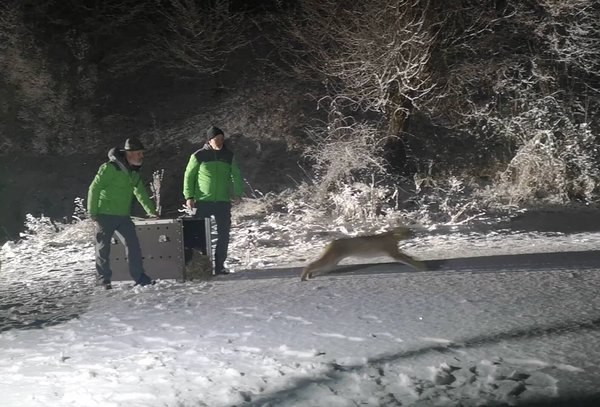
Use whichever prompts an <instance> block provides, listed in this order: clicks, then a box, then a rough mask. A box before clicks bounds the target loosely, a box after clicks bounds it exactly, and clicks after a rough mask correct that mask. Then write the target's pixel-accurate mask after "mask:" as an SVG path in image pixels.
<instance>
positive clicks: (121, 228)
mask: <svg viewBox="0 0 600 407" xmlns="http://www.w3.org/2000/svg"><path fill="white" fill-rule="evenodd" d="M96 223H97V224H98V229H97V231H96V270H97V271H98V274H99V275H100V277H102V279H103V280H105V281H110V279H111V277H112V270H111V269H110V262H109V256H110V245H111V240H112V236H113V234H116V235H117V237H118V238H119V240H120V241H121V243H123V245H124V246H125V253H126V256H127V262H128V264H129V274H130V275H131V278H132V279H133V281H135V282H138V281H140V277H141V276H142V275H143V274H144V266H143V263H142V250H141V248H140V241H139V240H138V237H137V234H136V232H135V225H134V224H133V221H132V220H131V217H129V216H117V215H98V217H97V222H96Z"/></svg>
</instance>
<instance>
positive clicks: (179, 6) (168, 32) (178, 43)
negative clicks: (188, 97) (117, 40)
mask: <svg viewBox="0 0 600 407" xmlns="http://www.w3.org/2000/svg"><path fill="white" fill-rule="evenodd" d="M158 11H159V14H160V15H161V16H162V20H161V25H164V30H163V31H159V32H157V33H156V34H155V35H153V36H152V37H151V39H150V44H151V46H150V48H151V50H152V51H151V52H153V53H154V54H156V55H160V56H161V58H160V60H161V62H162V63H163V64H164V65H165V66H166V67H168V68H171V69H175V70H178V71H188V72H192V73H194V74H214V73H217V72H219V71H221V70H223V69H224V67H225V64H226V62H227V57H228V55H230V54H231V53H233V52H235V51H236V50H238V49H239V48H241V47H243V46H244V45H245V44H246V43H247V40H246V39H245V37H244V31H245V28H244V24H243V15H242V14H241V13H234V12H232V11H231V10H230V5H229V1H227V0H215V1H208V2H199V1H195V0H169V1H168V2H167V5H166V6H161V7H159V9H158Z"/></svg>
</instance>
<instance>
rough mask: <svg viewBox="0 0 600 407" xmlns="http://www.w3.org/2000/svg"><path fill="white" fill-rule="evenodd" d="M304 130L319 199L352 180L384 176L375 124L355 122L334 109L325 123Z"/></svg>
mask: <svg viewBox="0 0 600 407" xmlns="http://www.w3.org/2000/svg"><path fill="white" fill-rule="evenodd" d="M306 132H307V134H308V136H309V138H310V139H311V141H312V144H310V145H309V146H307V148H306V150H305V153H304V155H305V157H306V158H307V159H308V160H309V161H310V163H311V169H312V171H313V172H314V175H315V180H314V183H315V185H318V187H317V189H316V190H317V198H318V199H324V198H325V197H326V196H327V194H328V193H331V192H334V193H335V192H336V191H341V190H342V189H343V188H345V186H347V185H352V184H354V183H355V182H365V181H366V182H369V181H371V180H372V179H373V178H374V177H377V178H382V177H385V176H387V174H388V173H387V169H386V167H385V162H384V160H383V158H382V152H383V140H382V137H381V136H380V134H379V131H378V129H377V127H376V125H375V124H371V123H362V122H357V121H355V120H354V119H353V118H352V117H344V116H342V115H341V113H340V112H337V111H335V110H333V111H332V112H331V113H330V119H329V121H328V123H326V124H320V125H317V126H314V127H311V128H308V129H307V130H306Z"/></svg>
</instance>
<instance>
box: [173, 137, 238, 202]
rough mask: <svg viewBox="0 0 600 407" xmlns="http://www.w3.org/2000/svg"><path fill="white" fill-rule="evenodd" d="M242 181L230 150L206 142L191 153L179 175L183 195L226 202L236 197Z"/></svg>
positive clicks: (195, 198)
mask: <svg viewBox="0 0 600 407" xmlns="http://www.w3.org/2000/svg"><path fill="white" fill-rule="evenodd" d="M243 192H244V184H243V181H242V175H241V173H240V168H239V167H238V165H237V163H236V161H235V158H234V156H233V152H232V151H231V150H228V149H227V147H225V146H223V148H222V149H221V150H214V149H212V148H211V147H210V145H208V144H206V145H205V146H204V147H203V148H201V149H200V150H198V151H196V152H195V153H194V154H192V155H191V157H190V160H189V161H188V164H187V167H186V169H185V175H184V177H183V196H184V198H185V199H194V200H196V201H201V202H216V201H221V202H229V201H230V200H231V198H232V197H240V196H241V195H242V193H243Z"/></svg>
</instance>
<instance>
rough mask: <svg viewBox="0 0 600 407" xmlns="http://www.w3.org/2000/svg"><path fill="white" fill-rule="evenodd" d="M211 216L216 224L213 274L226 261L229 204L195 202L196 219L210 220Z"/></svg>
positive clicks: (229, 227)
mask: <svg viewBox="0 0 600 407" xmlns="http://www.w3.org/2000/svg"><path fill="white" fill-rule="evenodd" d="M211 216H214V217H215V223H216V224H217V247H216V250H215V272H219V271H220V270H222V269H223V267H224V266H223V265H224V264H225V259H227V250H228V247H229V232H230V231H231V202H196V215H195V217H196V218H210V217H211ZM207 244H210V242H208V243H207Z"/></svg>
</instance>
